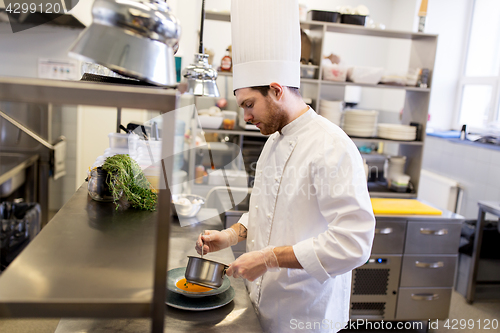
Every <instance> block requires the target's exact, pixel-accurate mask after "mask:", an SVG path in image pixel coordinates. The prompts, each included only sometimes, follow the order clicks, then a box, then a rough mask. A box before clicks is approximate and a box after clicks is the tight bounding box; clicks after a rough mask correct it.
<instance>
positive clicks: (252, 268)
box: [226, 246, 280, 281]
mask: <svg viewBox="0 0 500 333" xmlns="http://www.w3.org/2000/svg"><path fill="white" fill-rule="evenodd" d="M273 249H274V246H268V247H265V248H264V249H262V250H260V251H252V252H248V253H244V254H242V255H241V256H240V257H239V258H238V259H236V260H235V261H234V262H233V263H232V264H231V265H229V268H228V269H227V271H226V274H227V275H228V276H233V277H235V278H238V277H242V278H244V279H247V280H248V281H253V280H255V279H256V278H258V277H259V276H261V275H263V274H264V273H265V272H267V271H271V272H278V271H279V270H280V268H279V265H278V258H277V257H276V255H275V254H274V251H273Z"/></svg>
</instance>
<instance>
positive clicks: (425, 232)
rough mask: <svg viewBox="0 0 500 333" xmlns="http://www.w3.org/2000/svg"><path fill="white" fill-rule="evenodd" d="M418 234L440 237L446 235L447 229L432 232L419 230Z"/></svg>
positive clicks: (423, 229) (424, 229)
mask: <svg viewBox="0 0 500 333" xmlns="http://www.w3.org/2000/svg"><path fill="white" fill-rule="evenodd" d="M420 233H421V234H424V235H436V236H442V235H446V234H448V229H441V230H432V229H426V228H420Z"/></svg>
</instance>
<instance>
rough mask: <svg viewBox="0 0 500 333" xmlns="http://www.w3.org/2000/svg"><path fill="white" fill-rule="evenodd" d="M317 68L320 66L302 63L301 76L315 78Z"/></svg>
mask: <svg viewBox="0 0 500 333" xmlns="http://www.w3.org/2000/svg"><path fill="white" fill-rule="evenodd" d="M316 68H318V66H315V65H300V77H301V78H303V79H314V77H315V76H316Z"/></svg>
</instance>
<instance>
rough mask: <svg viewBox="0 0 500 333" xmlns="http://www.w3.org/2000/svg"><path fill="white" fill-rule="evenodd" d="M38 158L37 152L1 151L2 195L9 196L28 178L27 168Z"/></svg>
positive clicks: (0, 179) (0, 187) (0, 174)
mask: <svg viewBox="0 0 500 333" xmlns="http://www.w3.org/2000/svg"><path fill="white" fill-rule="evenodd" d="M37 160H38V155H37V154H18V153H5V152H0V197H7V196H9V195H11V194H12V193H13V192H14V191H15V190H17V189H18V188H19V187H20V186H21V185H22V184H24V182H25V180H26V172H25V170H26V168H28V167H29V166H31V165H33V163H35V162H36V161H37Z"/></svg>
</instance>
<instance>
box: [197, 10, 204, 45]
mask: <svg viewBox="0 0 500 333" xmlns="http://www.w3.org/2000/svg"><path fill="white" fill-rule="evenodd" d="M204 23H205V0H203V1H202V3H201V25H200V49H199V50H198V53H205V52H204V51H205V50H204V49H203V25H204Z"/></svg>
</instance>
